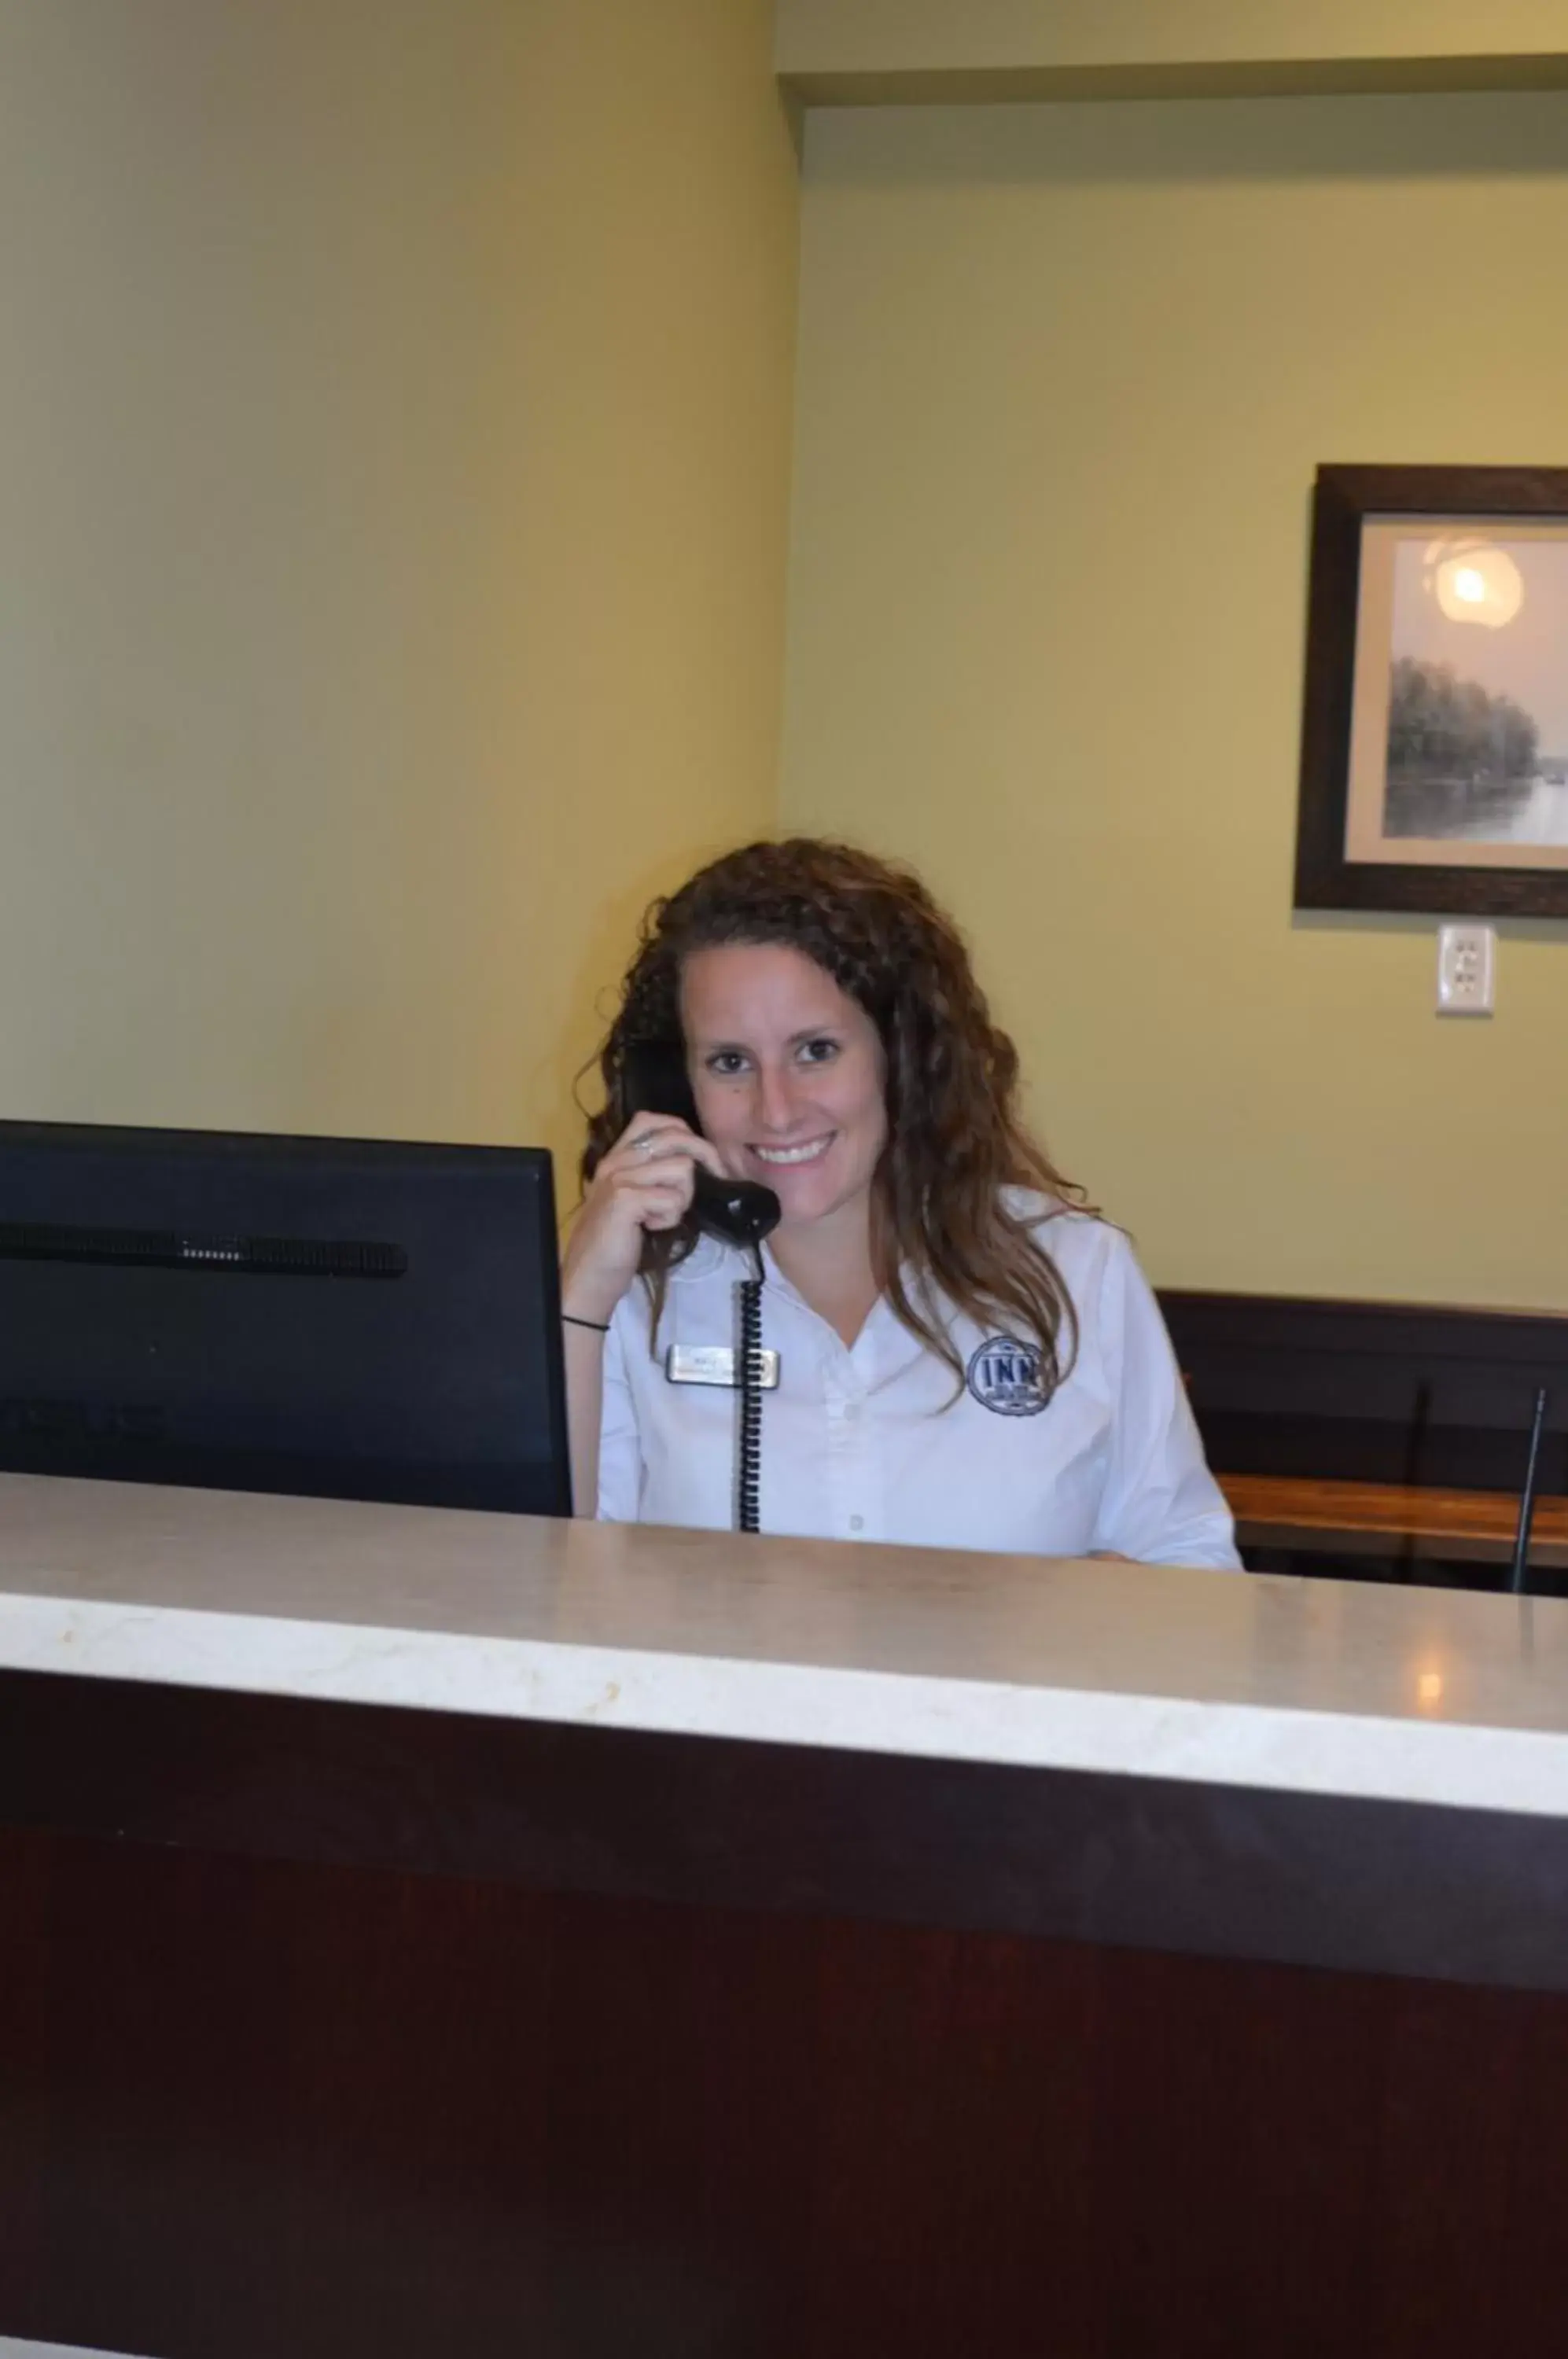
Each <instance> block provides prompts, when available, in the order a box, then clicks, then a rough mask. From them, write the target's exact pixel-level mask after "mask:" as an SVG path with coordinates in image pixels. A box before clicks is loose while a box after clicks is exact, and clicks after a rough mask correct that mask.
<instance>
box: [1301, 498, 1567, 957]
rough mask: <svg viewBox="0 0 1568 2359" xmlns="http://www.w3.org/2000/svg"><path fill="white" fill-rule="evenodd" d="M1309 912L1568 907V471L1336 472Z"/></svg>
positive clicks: (1321, 529)
mask: <svg viewBox="0 0 1568 2359" xmlns="http://www.w3.org/2000/svg"><path fill="white" fill-rule="evenodd" d="M1296 907H1297V908H1299V909H1428V910H1432V911H1433V912H1443V913H1447V912H1451V911H1452V912H1455V913H1463V914H1466V915H1475V916H1478V917H1531V916H1533V917H1552V918H1568V467H1320V468H1319V469H1318V473H1317V486H1316V491H1315V495H1314V498H1313V508H1312V584H1311V590H1310V593H1309V600H1308V621H1307V677H1306V696H1305V703H1304V709H1303V713H1302V722H1301V799H1300V804H1299V808H1298V813H1297V827H1296Z"/></svg>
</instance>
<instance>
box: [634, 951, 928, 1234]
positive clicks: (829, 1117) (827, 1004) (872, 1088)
mask: <svg viewBox="0 0 1568 2359" xmlns="http://www.w3.org/2000/svg"><path fill="white" fill-rule="evenodd" d="M681 1028H682V1029H683V1031H684V1033H685V1035H686V1055H687V1065H688V1069H689V1071H690V1073H691V1088H692V1093H693V1094H694V1095H695V1097H696V1101H697V1114H698V1119H699V1121H700V1122H701V1124H702V1130H703V1132H704V1134H705V1135H706V1136H707V1137H709V1138H710V1139H712V1141H713V1145H714V1146H715V1147H717V1148H718V1150H719V1154H720V1156H721V1157H722V1158H723V1160H724V1169H726V1170H727V1171H728V1172H729V1173H730V1175H731V1176H732V1178H734V1179H736V1180H760V1181H761V1182H762V1183H763V1185H764V1186H765V1187H768V1188H771V1189H772V1190H774V1191H775V1193H776V1194H777V1195H778V1198H779V1202H780V1203H781V1204H782V1206H783V1208H784V1212H783V1220H782V1223H781V1224H780V1225H781V1226H783V1227H786V1228H799V1227H804V1226H806V1225H807V1224H808V1223H815V1222H819V1221H824V1220H830V1219H833V1218H834V1217H835V1216H847V1217H851V1218H855V1219H858V1218H860V1217H863V1216H865V1215H866V1213H867V1212H869V1207H870V1200H871V1182H872V1177H873V1174H874V1173H875V1171H876V1169H877V1158H878V1156H879V1155H880V1154H881V1152H882V1147H883V1145H884V1142H885V1141H886V1139H887V1110H886V1106H885V1103H884V1099H883V1079H884V1071H885V1064H884V1059H883V1054H882V1044H881V1041H880V1040H879V1038H877V1027H876V1025H875V1024H874V1023H873V1022H872V1020H871V1018H870V1016H867V1014H866V1010H865V1009H864V1008H863V1007H862V1006H859V1005H858V1003H857V1002H856V1001H855V1000H853V999H851V998H850V997H849V996H848V995H847V993H845V992H843V991H841V990H840V988H839V986H838V984H836V983H835V982H834V981H833V977H832V976H831V975H830V974H827V973H824V972H823V970H822V968H821V967H820V966H818V965H817V963H816V962H815V961H814V960H813V959H809V958H807V957H806V955H805V953H804V952H803V951H796V950H790V949H789V948H788V946H787V945H785V944H783V943H779V942H737V943H727V944H725V945H724V947H722V948H719V949H714V950H703V951H692V952H691V955H690V956H689V957H688V958H687V960H686V962H685V963H684V965H683V967H682V969H681Z"/></svg>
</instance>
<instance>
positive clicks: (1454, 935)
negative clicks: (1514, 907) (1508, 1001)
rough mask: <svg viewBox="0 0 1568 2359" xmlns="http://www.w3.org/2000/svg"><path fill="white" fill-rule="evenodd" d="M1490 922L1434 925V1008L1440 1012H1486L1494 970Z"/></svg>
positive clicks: (1494, 933)
mask: <svg viewBox="0 0 1568 2359" xmlns="http://www.w3.org/2000/svg"><path fill="white" fill-rule="evenodd" d="M1496 972H1497V929H1496V927H1494V926H1440V927H1439V928H1438V929H1437V1012H1438V1014H1439V1015H1440V1016H1490V1014H1491V1012H1492V992H1493V985H1494V980H1495V976H1496Z"/></svg>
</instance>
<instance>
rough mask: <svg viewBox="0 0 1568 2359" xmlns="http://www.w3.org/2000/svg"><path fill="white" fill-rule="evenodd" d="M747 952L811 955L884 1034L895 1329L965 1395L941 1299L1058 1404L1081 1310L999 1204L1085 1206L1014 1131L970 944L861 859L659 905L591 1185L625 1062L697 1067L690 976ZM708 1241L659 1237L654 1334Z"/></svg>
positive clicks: (612, 1129) (1005, 1044)
mask: <svg viewBox="0 0 1568 2359" xmlns="http://www.w3.org/2000/svg"><path fill="white" fill-rule="evenodd" d="M739 942H757V943H783V944H786V945H787V946H788V947H789V948H790V949H791V950H798V951H803V952H804V953H805V955H806V956H807V957H808V958H810V959H813V960H814V961H815V962H816V963H817V965H818V966H820V967H822V969H823V971H824V972H825V973H827V974H829V975H831V976H832V977H833V981H834V982H835V983H836V984H838V985H839V988H840V989H841V990H842V991H844V992H845V993H847V995H849V997H850V998H852V999H854V1000H855V1001H856V1002H857V1003H858V1004H859V1006H861V1007H863V1008H864V1009H865V1011H866V1014H867V1015H868V1016H870V1017H871V1019H872V1021H873V1022H874V1023H875V1025H876V1027H877V1032H878V1034H879V1036H880V1038H881V1042H882V1048H883V1053H884V1056H885V1059H886V1066H887V1081H886V1091H887V1145H886V1146H885V1147H884V1148H883V1151H882V1155H881V1158H880V1159H879V1161H878V1164H877V1171H876V1175H875V1179H874V1182H873V1187H872V1231H871V1247H872V1260H873V1266H874V1268H875V1271H876V1275H877V1282H878V1284H879V1285H880V1287H881V1288H882V1290H883V1291H884V1292H885V1293H886V1295H887V1299H888V1301H889V1303H890V1304H891V1305H892V1308H893V1310H894V1311H895V1312H896V1313H897V1315H898V1318H899V1319H900V1320H901V1321H903V1324H904V1325H905V1326H906V1327H907V1328H908V1329H909V1331H910V1332H911V1333H912V1334H914V1335H916V1336H918V1337H919V1338H920V1342H921V1343H925V1344H926V1345H928V1346H929V1348H930V1349H931V1351H933V1352H935V1353H938V1354H939V1356H940V1357H941V1358H942V1359H943V1360H944V1361H945V1362H946V1363H947V1364H948V1365H949V1366H950V1367H951V1368H952V1369H953V1372H954V1374H955V1375H956V1376H957V1377H958V1379H959V1383H960V1386H962V1383H963V1378H964V1365H963V1362H962V1360H961V1358H960V1356H959V1353H958V1351H957V1349H956V1347H955V1346H954V1344H953V1340H952V1337H951V1335H950V1334H949V1332H948V1330H947V1327H946V1324H945V1322H944V1321H943V1320H942V1316H941V1313H940V1310H939V1308H938V1304H937V1300H936V1298H937V1296H938V1295H939V1294H940V1295H941V1296H942V1297H944V1298H945V1299H946V1300H947V1301H948V1302H949V1303H951V1304H953V1305H954V1306H955V1307H956V1308H957V1309H958V1310H961V1311H963V1312H964V1314H965V1315H966V1316H968V1317H969V1318H972V1319H974V1320H975V1321H977V1322H978V1323H979V1324H981V1325H982V1326H986V1325H996V1324H1000V1325H1006V1326H1008V1327H1010V1328H1011V1329H1012V1330H1013V1331H1014V1332H1016V1333H1017V1334H1018V1337H1019V1339H1020V1340H1028V1341H1030V1342H1032V1343H1034V1344H1035V1345H1036V1346H1037V1347H1038V1349H1039V1351H1040V1365H1041V1375H1042V1378H1043V1380H1044V1382H1045V1384H1046V1386H1047V1387H1048V1388H1050V1387H1051V1386H1054V1385H1056V1384H1059V1383H1060V1382H1061V1381H1062V1378H1063V1377H1064V1376H1065V1375H1066V1374H1067V1372H1068V1370H1069V1369H1070V1367H1071V1366H1072V1364H1073V1355H1074V1353H1075V1351H1076V1348H1077V1321H1076V1319H1075V1317H1074V1313H1073V1301H1072V1298H1071V1296H1070V1295H1069V1293H1068V1290H1067V1288H1066V1286H1065V1285H1064V1284H1063V1282H1062V1277H1061V1276H1060V1274H1059V1272H1058V1270H1057V1268H1056V1266H1055V1264H1054V1263H1053V1262H1052V1260H1051V1256H1050V1255H1049V1254H1048V1253H1047V1252H1046V1250H1045V1248H1044V1247H1043V1245H1040V1242H1039V1239H1038V1238H1037V1237H1036V1236H1035V1235H1034V1234H1032V1233H1031V1230H1030V1226H1029V1222H1028V1220H1027V1219H1022V1218H1019V1217H1018V1215H1017V1214H1015V1213H1014V1212H1011V1211H1010V1210H1009V1209H1008V1207H1007V1204H1006V1203H1005V1202H1004V1201H1003V1198H1002V1192H1001V1191H1002V1190H1003V1189H1004V1188H1006V1187H1008V1186H1017V1187H1022V1188H1027V1189H1031V1190H1037V1191H1038V1192H1039V1193H1040V1194H1041V1195H1043V1196H1045V1197H1047V1198H1048V1199H1050V1200H1051V1201H1053V1202H1054V1203H1056V1204H1058V1205H1062V1206H1067V1205H1081V1204H1082V1203H1083V1190H1082V1189H1080V1188H1079V1187H1077V1186H1076V1185H1075V1184H1074V1183H1073V1181H1071V1180H1065V1179H1063V1178H1062V1174H1061V1173H1060V1172H1059V1171H1058V1170H1056V1169H1055V1168H1054V1166H1053V1165H1052V1164H1051V1161H1050V1159H1049V1158H1048V1157H1047V1155H1046V1153H1045V1151H1044V1149H1043V1148H1042V1147H1040V1145H1039V1143H1038V1142H1037V1141H1036V1140H1035V1139H1034V1138H1032V1137H1031V1136H1029V1131H1028V1130H1027V1129H1026V1128H1025V1126H1024V1125H1023V1123H1022V1122H1021V1121H1020V1120H1019V1118H1018V1112H1017V1109H1016V1103H1015V1101H1016V1097H1017V1092H1018V1051H1017V1049H1015V1048H1014V1046H1013V1044H1012V1042H1011V1040H1010V1039H1009V1038H1007V1034H1006V1033H1005V1032H1003V1031H1000V1030H998V1028H997V1027H996V1025H994V1024H993V1023H992V1021H991V1016H990V1011H989V1009H988V1007H987V1006H986V1003H985V994H984V993H983V992H982V990H981V989H980V986H979V984H977V983H976V982H975V975H974V972H973V970H972V968H971V966H970V963H969V953H968V951H967V950H966V949H965V947H964V940H963V938H962V936H961V935H960V933H959V931H958V929H957V928H956V926H954V924H953V921H952V919H950V918H948V917H947V916H946V914H945V913H944V912H943V911H942V909H941V908H939V907H938V906H937V904H936V902H935V901H934V900H933V899H932V898H931V894H930V893H929V892H928V891H927V889H926V887H925V886H924V885H923V884H921V882H920V878H919V877H918V876H916V875H913V874H912V872H911V871H910V870H909V869H907V868H904V867H901V866H897V865H895V864H892V863H891V862H888V861H884V860H878V859H876V858H874V857H873V856H872V854H871V853H866V852H861V851H859V850H857V849H856V848H855V847H854V846H853V845H850V844H845V843H827V842H822V841H820V840H817V839H815V838H811V837H795V838H791V839H789V840H788V841H786V842H782V843H748V844H746V845H744V846H743V847H742V848H741V849H740V850H738V851H735V852H731V853H726V854H725V855H724V858H722V859H720V860H715V861H713V863H712V864H710V865H709V866H708V867H706V868H703V869H701V870H700V871H699V872H698V874H697V875H695V876H693V877H692V878H691V880H690V881H689V883H687V884H685V885H683V886H681V890H680V891H679V892H678V893H673V894H670V896H669V897H667V898H665V899H661V900H658V901H655V902H654V903H653V905H652V906H651V908H649V909H648V912H647V914H646V915H645V917H644V919H643V922H642V929H641V936H640V939H639V941H638V945H637V955H636V956H635V957H634V959H633V960H632V962H631V964H630V966H629V967H628V968H627V970H626V978H625V981H624V983H623V984H622V990H621V1005H620V1009H619V1012H618V1014H617V1015H616V1016H615V1021H614V1023H613V1024H612V1025H611V1027H610V1029H609V1032H608V1034H607V1036H606V1038H605V1039H604V1045H603V1047H602V1048H601V1049H600V1051H599V1057H598V1063H599V1070H600V1072H601V1074H602V1076H603V1079H604V1106H603V1108H602V1110H601V1111H600V1112H599V1113H598V1114H594V1115H593V1116H592V1117H591V1119H590V1121H589V1125H588V1143H587V1146H586V1147H585V1148H584V1150H583V1161H582V1173H583V1184H584V1185H585V1186H586V1184H587V1182H588V1181H589V1180H591V1179H592V1178H593V1173H594V1171H595V1170H596V1169H598V1166H599V1162H600V1160H601V1158H603V1157H604V1155H605V1154H606V1153H607V1152H608V1151H609V1149H610V1147H612V1146H613V1145H614V1144H615V1140H616V1139H617V1138H619V1136H621V1133H622V1132H623V1131H624V1130H625V1128H626V1125H627V1123H628V1122H629V1121H630V1120H631V1117H632V1115H633V1114H634V1113H636V1112H637V1111H638V1107H637V1101H636V1100H635V1098H634V1097H633V1095H632V1093H631V1090H630V1087H629V1082H628V1072H627V1058H628V1051H632V1052H635V1051H636V1050H637V1049H640V1048H644V1047H654V1048H657V1049H660V1050H662V1051H664V1052H665V1053H666V1054H668V1053H669V1052H670V1051H671V1050H678V1051H680V1053H681V1057H682V1059H683V1058H684V1044H683V1041H682V1037H681V965H682V962H684V960H685V959H686V958H687V957H688V956H689V955H690V954H691V952H692V951H698V950H711V949H715V948H718V947H719V946H721V945H724V944H730V943H739ZM698 1234H699V1232H698V1230H697V1227H696V1224H695V1223H694V1221H693V1220H692V1219H691V1216H690V1215H688V1217H687V1219H686V1220H685V1221H684V1222H683V1223H681V1226H680V1227H679V1228H676V1229H670V1230H665V1231H655V1232H651V1233H649V1234H647V1236H646V1237H645V1240H644V1245H643V1253H642V1274H643V1276H644V1277H645V1279H646V1280H647V1282H648V1288H649V1291H650V1294H651V1296H652V1301H653V1326H654V1332H655V1334H657V1332H658V1327H659V1312H660V1310H661V1309H662V1306H663V1299H664V1288H665V1281H666V1279H667V1277H668V1275H669V1272H670V1270H671V1269H672V1268H673V1267H675V1266H677V1265H678V1264H680V1263H681V1261H683V1260H684V1259H685V1258H686V1256H687V1255H688V1254H690V1253H691V1250H692V1248H693V1246H694V1245H695V1244H696V1242H697V1237H698ZM911 1279H912V1281H913V1282H912V1284H911V1283H910V1282H909V1281H910V1280H911Z"/></svg>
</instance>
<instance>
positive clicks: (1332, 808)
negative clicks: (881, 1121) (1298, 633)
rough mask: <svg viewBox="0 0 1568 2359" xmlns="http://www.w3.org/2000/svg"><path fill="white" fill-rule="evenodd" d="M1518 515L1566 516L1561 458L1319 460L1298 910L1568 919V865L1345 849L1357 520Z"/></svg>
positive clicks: (1567, 470) (1538, 519)
mask: <svg viewBox="0 0 1568 2359" xmlns="http://www.w3.org/2000/svg"><path fill="white" fill-rule="evenodd" d="M1400 515H1410V516H1443V517H1453V518H1454V520H1455V521H1456V522H1463V521H1465V519H1468V518H1472V517H1486V518H1487V519H1488V520H1490V521H1492V522H1496V521H1497V520H1498V519H1503V520H1505V521H1506V520H1508V519H1512V518H1518V519H1519V520H1520V521H1521V522H1530V523H1532V524H1540V523H1542V522H1545V521H1550V520H1551V519H1552V518H1556V517H1561V518H1562V520H1563V524H1564V525H1565V526H1568V467H1348V466H1321V467H1320V468H1319V469H1318V471H1317V480H1316V486H1315V490H1314V493H1313V500H1312V576H1311V586H1310V590H1309V593H1308V609H1307V667H1306V683H1305V690H1304V695H1303V701H1302V716H1301V787H1300V799H1299V802H1298V806H1297V825H1296V889H1295V906H1296V908H1299V909H1410V910H1423V911H1431V912H1433V913H1437V912H1444V913H1446V912H1453V913H1454V914H1458V915H1465V916H1476V917H1546V918H1568V868H1557V869H1552V868H1543V867H1517V868H1515V867H1497V866H1480V865H1473V864H1465V861H1464V859H1463V857H1462V847H1456V857H1455V859H1454V863H1453V864H1452V865H1450V864H1448V863H1446V862H1444V863H1442V864H1427V863H1423V864H1413V863H1412V864H1409V865H1406V864H1396V863H1385V862H1381V861H1378V862H1371V861H1355V860H1351V859H1350V858H1349V857H1348V856H1347V854H1346V851H1345V819H1346V808H1347V798H1348V792H1349V779H1350V741H1351V722H1352V713H1353V703H1354V691H1355V671H1356V613H1357V604H1358V599H1359V592H1360V579H1361V548H1362V527H1363V525H1364V523H1365V521H1366V520H1367V517H1369V516H1400Z"/></svg>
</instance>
